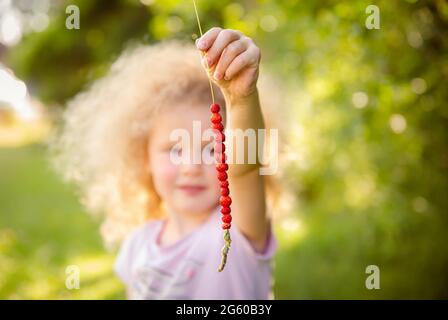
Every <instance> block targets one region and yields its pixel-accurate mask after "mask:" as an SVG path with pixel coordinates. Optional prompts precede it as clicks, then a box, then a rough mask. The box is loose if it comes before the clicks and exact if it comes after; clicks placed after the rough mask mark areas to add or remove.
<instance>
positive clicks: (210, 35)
mask: <svg viewBox="0 0 448 320" xmlns="http://www.w3.org/2000/svg"><path fill="white" fill-rule="evenodd" d="M221 31H222V28H219V27H213V28H211V29H210V30H208V31H207V32H206V33H204V35H203V36H202V37H200V38H199V40H198V41H197V43H196V47H197V48H198V49H199V50H202V51H207V50H208V49H209V48H210V47H211V46H212V45H213V43H214V42H215V40H216V38H217V37H218V34H219V33H220V32H221Z"/></svg>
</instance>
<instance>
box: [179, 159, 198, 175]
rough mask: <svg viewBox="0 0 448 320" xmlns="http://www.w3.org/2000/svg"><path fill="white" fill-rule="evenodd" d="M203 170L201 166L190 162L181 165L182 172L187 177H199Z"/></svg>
mask: <svg viewBox="0 0 448 320" xmlns="http://www.w3.org/2000/svg"><path fill="white" fill-rule="evenodd" d="M201 170H202V169H201V164H195V163H193V162H189V163H184V164H182V165H181V172H182V173H183V174H185V175H191V176H194V175H199V174H200V173H201Z"/></svg>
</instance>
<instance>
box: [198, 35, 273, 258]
mask: <svg viewBox="0 0 448 320" xmlns="http://www.w3.org/2000/svg"><path fill="white" fill-rule="evenodd" d="M196 45H197V47H198V49H200V50H201V51H202V52H203V65H204V67H207V66H208V67H209V69H208V72H210V74H211V75H213V78H214V81H215V82H216V83H217V84H218V85H219V87H220V88H221V90H222V92H223V94H224V97H225V100H226V108H227V114H226V122H227V123H226V129H228V130H230V131H231V132H232V133H236V132H237V131H238V130H241V131H240V133H243V134H244V133H245V132H246V130H249V131H252V133H251V134H254V135H252V139H253V138H254V137H255V146H256V144H257V143H258V141H259V139H258V134H259V130H258V129H263V128H264V121H263V116H262V113H261V108H260V102H259V98H258V91H257V80H258V72H259V63H260V56H261V55H260V49H259V48H258V47H257V46H256V45H255V44H254V42H253V41H252V39H250V38H248V37H246V36H245V35H244V34H242V33H241V32H240V31H237V30H229V29H221V28H212V29H210V30H209V31H208V32H207V33H205V34H204V35H203V36H202V37H201V38H200V39H199V41H197V43H196ZM204 59H207V62H205V60H204ZM233 136H234V137H235V138H237V137H238V135H237V134H234V135H233ZM239 137H241V135H239ZM239 143H241V141H239ZM241 145H243V148H238V147H237V146H238V143H236V141H235V139H234V141H233V143H232V141H229V140H226V148H228V149H231V150H230V152H229V154H233V158H232V159H229V162H230V163H229V172H228V173H229V183H230V193H231V196H232V200H233V202H232V216H233V221H232V223H233V224H234V225H236V226H237V227H238V228H239V230H240V231H241V232H242V233H243V234H244V235H245V236H246V237H247V238H248V239H249V241H250V242H251V243H252V245H253V246H254V248H255V249H256V250H257V251H262V250H263V249H264V247H265V244H266V243H265V242H266V238H267V232H268V221H267V217H266V197H265V184H264V179H263V176H262V175H260V173H259V170H258V169H259V168H260V162H259V159H258V154H262V153H259V152H258V150H257V148H258V147H260V148H262V147H263V146H256V147H255V148H254V149H249V145H250V144H249V143H244V140H243V141H242V144H241ZM240 152H243V155H244V159H245V163H236V161H235V160H236V156H237V155H238V154H237V153H240ZM249 152H250V153H254V154H253V156H255V159H256V161H255V163H253V164H250V163H247V162H246V157H247V159H249V156H248V153H249ZM240 156H241V155H240ZM232 160H233V161H232Z"/></svg>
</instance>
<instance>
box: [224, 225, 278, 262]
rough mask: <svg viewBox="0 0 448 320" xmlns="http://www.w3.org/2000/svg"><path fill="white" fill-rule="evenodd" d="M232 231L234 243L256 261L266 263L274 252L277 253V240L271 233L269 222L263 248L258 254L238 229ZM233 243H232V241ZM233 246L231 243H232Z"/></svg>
mask: <svg viewBox="0 0 448 320" xmlns="http://www.w3.org/2000/svg"><path fill="white" fill-rule="evenodd" d="M231 230H232V231H233V233H232V235H233V237H234V241H235V242H238V243H241V246H242V247H243V250H244V251H245V252H246V253H248V254H249V255H250V256H252V257H254V258H255V259H256V260H257V261H268V260H271V259H272V258H273V257H274V255H275V252H276V251H277V239H276V237H275V235H274V232H273V231H272V223H271V220H269V227H268V234H267V240H266V245H265V248H264V250H263V251H262V252H258V251H256V250H255V248H254V246H253V245H252V243H251V242H250V241H249V239H247V237H246V236H245V235H244V234H243V233H242V232H241V231H240V230H239V229H238V227H236V226H235V227H234V228H233V229H231ZM232 242H233V241H232ZM232 244H233V243H232Z"/></svg>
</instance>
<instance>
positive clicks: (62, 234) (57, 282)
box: [0, 145, 124, 299]
mask: <svg viewBox="0 0 448 320" xmlns="http://www.w3.org/2000/svg"><path fill="white" fill-rule="evenodd" d="M113 259H114V257H113V255H112V254H108V253H107V252H106V250H105V249H104V248H103V246H102V243H101V239H100V236H99V234H98V222H96V221H94V220H93V219H92V218H91V217H90V216H88V215H87V214H86V213H85V212H84V211H83V209H82V207H81V206H80V205H79V204H78V202H77V200H76V197H75V194H74V191H73V190H72V189H71V188H70V187H68V186H66V185H64V184H63V183H61V181H60V180H59V179H58V177H57V176H56V175H55V174H54V173H53V172H52V171H51V169H50V167H49V163H48V161H47V160H46V158H45V149H44V147H43V146H41V145H32V146H28V147H22V148H8V149H6V148H3V149H2V148H0V298H2V299H35V298H36V299H40V298H42V299H80V298H82V299H116V298H123V297H124V289H123V287H122V285H121V283H120V281H119V280H118V279H117V278H116V277H115V276H114V274H113V272H112V264H113ZM70 265H76V266H78V267H79V271H80V290H76V289H72V290H69V289H67V288H66V284H65V283H66V277H67V275H66V268H67V267H68V266H70Z"/></svg>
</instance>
